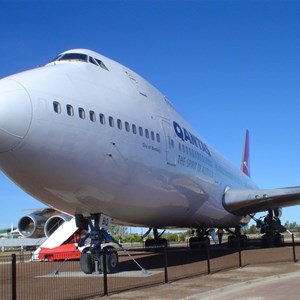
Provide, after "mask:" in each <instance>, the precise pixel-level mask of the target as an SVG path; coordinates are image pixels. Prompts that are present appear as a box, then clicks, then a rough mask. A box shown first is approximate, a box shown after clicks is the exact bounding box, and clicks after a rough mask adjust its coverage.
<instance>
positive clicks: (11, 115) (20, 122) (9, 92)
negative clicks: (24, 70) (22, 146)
mask: <svg viewBox="0 0 300 300" xmlns="http://www.w3.org/2000/svg"><path fill="white" fill-rule="evenodd" d="M31 116H32V106H31V100H30V98H29V95H28V93H27V91H26V90H25V88H24V87H23V86H22V85H21V84H19V83H18V82H16V81H14V80H13V79H2V80H0V153H3V152H7V151H9V150H12V149H13V148H15V147H16V146H17V145H18V144H19V143H20V142H21V141H22V140H23V139H24V137H25V136H26V134H27V132H28V130H29V127H30V123H31Z"/></svg>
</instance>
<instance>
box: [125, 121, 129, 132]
mask: <svg viewBox="0 0 300 300" xmlns="http://www.w3.org/2000/svg"><path fill="white" fill-rule="evenodd" d="M125 130H126V131H128V132H129V131H130V125H129V123H128V122H125Z"/></svg>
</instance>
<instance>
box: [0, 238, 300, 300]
mask: <svg viewBox="0 0 300 300" xmlns="http://www.w3.org/2000/svg"><path fill="white" fill-rule="evenodd" d="M251 242H252V244H253V245H254V246H251V247H247V248H242V247H241V246H240V245H239V243H238V242H237V243H236V244H235V247H234V248H228V247H227V244H222V245H212V246H211V247H208V246H207V244H202V245H201V244H200V245H199V247H198V248H193V249H189V248H187V247H186V244H178V245H173V246H172V247H170V248H167V247H149V248H127V249H124V248H115V249H107V250H105V251H103V253H102V255H103V260H102V262H103V267H102V269H103V272H102V271H100V272H95V273H92V274H85V273H83V272H82V271H81V269H80V265H79V261H78V260H67V259H62V260H59V261H36V260H33V259H32V258H33V256H32V255H31V254H27V255H25V254H22V255H21V254H19V255H16V254H11V255H8V256H7V255H6V253H2V256H0V273H1V278H0V299H1V300H11V299H13V300H16V299H18V300H19V299H26V300H27V299H33V300H34V299H51V300H53V299H89V298H93V297H96V296H104V295H109V294H112V293H116V292H121V291H126V290H130V289H135V288H140V287H145V286H150V285H157V284H163V283H168V282H172V281H175V280H179V279H183V278H189V277H194V276H201V275H202V276H203V275H205V274H210V273H215V272H220V271H223V270H227V269H234V268H240V267H243V266H246V265H257V264H263V263H273V262H285V261H294V262H297V259H298V257H299V256H300V241H298V242H297V241H295V239H294V236H292V238H291V240H290V241H288V242H286V243H285V245H284V246H283V247H279V248H275V249H276V256H272V257H270V256H269V255H268V251H269V249H268V248H264V249H262V248H259V247H258V246H256V241H255V240H253V241H251ZM273 251H274V248H273ZM111 252H117V253H118V257H119V264H118V270H117V271H116V272H115V273H113V274H108V272H107V268H106V259H105V258H106V257H107V256H108V255H110V254H111ZM58 257H59V256H58ZM62 257H63V256H62ZM97 263H98V262H97Z"/></svg>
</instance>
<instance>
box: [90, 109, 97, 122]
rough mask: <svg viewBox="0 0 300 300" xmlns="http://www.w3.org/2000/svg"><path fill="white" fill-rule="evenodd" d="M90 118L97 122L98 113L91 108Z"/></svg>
mask: <svg viewBox="0 0 300 300" xmlns="http://www.w3.org/2000/svg"><path fill="white" fill-rule="evenodd" d="M90 120H91V121H92V122H96V114H95V112H94V111H92V110H90Z"/></svg>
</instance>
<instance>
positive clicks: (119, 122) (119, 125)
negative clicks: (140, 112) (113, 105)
mask: <svg viewBox="0 0 300 300" xmlns="http://www.w3.org/2000/svg"><path fill="white" fill-rule="evenodd" d="M117 126H118V128H119V129H120V130H121V129H122V121H121V120H120V119H118V120H117Z"/></svg>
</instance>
